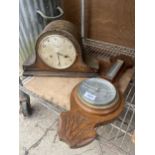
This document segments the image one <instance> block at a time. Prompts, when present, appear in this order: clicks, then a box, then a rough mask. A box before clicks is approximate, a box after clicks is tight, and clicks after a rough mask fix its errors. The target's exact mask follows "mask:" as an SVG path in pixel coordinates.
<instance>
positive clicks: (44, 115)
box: [19, 99, 126, 155]
mask: <svg viewBox="0 0 155 155" xmlns="http://www.w3.org/2000/svg"><path fill="white" fill-rule="evenodd" d="M31 105H32V108H33V114H32V116H30V117H29V118H24V117H23V115H22V114H20V115H19V116H20V118H19V124H20V130H19V131H20V145H19V150H20V151H19V152H20V155H126V153H124V152H123V151H121V150H119V149H118V148H116V147H115V146H114V145H112V144H110V143H107V142H106V141H105V140H104V139H103V138H99V139H98V140H95V141H93V142H92V143H91V144H89V145H87V146H85V147H82V148H79V149H70V148H69V147H68V145H66V144H65V143H64V142H61V141H59V138H58V136H57V123H58V115H56V114H55V113H52V112H51V111H49V110H48V109H46V108H45V107H43V106H41V105H40V104H39V103H37V100H35V99H31ZM99 132H101V131H99Z"/></svg>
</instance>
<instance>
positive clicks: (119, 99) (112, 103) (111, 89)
mask: <svg viewBox="0 0 155 155" xmlns="http://www.w3.org/2000/svg"><path fill="white" fill-rule="evenodd" d="M105 62H107V61H103V62H101V64H100V66H101V67H102V68H101V69H100V75H101V76H102V77H103V78H90V79H86V80H84V81H82V82H81V83H79V84H77V85H76V86H75V87H74V89H73V90H72V93H71V96H70V104H71V108H70V111H68V112H63V113H61V115H60V120H59V128H58V134H59V137H60V140H62V141H64V142H66V143H68V145H69V146H70V147H71V148H77V147H81V146H83V145H86V144H88V143H90V142H91V141H93V140H94V139H95V138H96V135H97V134H96V127H98V126H99V125H103V124H105V123H107V122H110V121H112V120H114V119H115V118H117V117H118V116H119V115H120V113H121V112H122V110H123V108H124V96H123V93H124V88H123V87H124V86H125V85H126V84H128V82H129V81H130V80H131V79H130V78H129V80H127V79H126V78H124V79H122V80H121V81H120V79H121V77H123V76H124V75H125V74H124V73H125V70H127V69H129V68H130V67H131V66H132V65H133V62H132V60H131V59H128V58H127V57H124V56H118V57H115V59H114V58H112V61H108V62H109V63H108V62H107V64H108V65H107V64H106V66H105V65H104V64H105ZM131 64H132V65H131ZM125 76H126V77H127V78H128V77H131V74H128V73H127V74H126V75H125ZM125 76H124V77H125ZM122 81H123V85H121V83H122Z"/></svg>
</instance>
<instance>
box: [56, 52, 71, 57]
mask: <svg viewBox="0 0 155 155" xmlns="http://www.w3.org/2000/svg"><path fill="white" fill-rule="evenodd" d="M57 54H58V55H61V56H63V57H65V58H69V56H68V55H64V54H62V53H57Z"/></svg>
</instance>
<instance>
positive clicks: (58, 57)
mask: <svg viewBox="0 0 155 155" xmlns="http://www.w3.org/2000/svg"><path fill="white" fill-rule="evenodd" d="M57 56H58V65H59V66H61V64H60V58H59V54H58V53H57Z"/></svg>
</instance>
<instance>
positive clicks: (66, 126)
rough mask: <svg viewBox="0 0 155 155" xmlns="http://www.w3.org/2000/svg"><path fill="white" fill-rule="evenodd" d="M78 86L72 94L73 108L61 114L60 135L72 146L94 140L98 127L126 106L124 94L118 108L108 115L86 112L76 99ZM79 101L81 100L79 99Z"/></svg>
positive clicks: (80, 145)
mask: <svg viewBox="0 0 155 155" xmlns="http://www.w3.org/2000/svg"><path fill="white" fill-rule="evenodd" d="M75 91H76V87H75V88H74V89H73V91H72V94H71V99H70V102H71V110H70V111H68V112H63V113H61V115H60V119H59V126H58V135H59V138H60V140H62V141H64V142H66V143H67V144H68V145H69V146H70V147H71V148H79V147H82V146H84V145H87V144H89V143H90V142H92V141H93V140H94V139H95V138H96V136H97V133H96V127H98V126H100V125H103V124H105V123H108V122H110V121H112V120H113V119H115V118H116V117H118V116H119V115H120V113H121V112H122V110H123V107H124V99H123V96H122V95H120V99H119V101H118V103H117V105H118V106H117V108H116V109H115V110H112V111H110V112H109V113H108V114H106V115H100V114H92V113H88V112H86V111H85V110H84V109H82V108H81V107H80V106H79V103H77V100H75ZM78 102H79V101H78Z"/></svg>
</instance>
